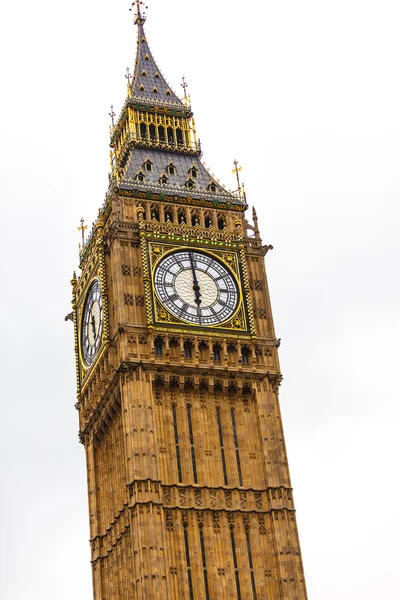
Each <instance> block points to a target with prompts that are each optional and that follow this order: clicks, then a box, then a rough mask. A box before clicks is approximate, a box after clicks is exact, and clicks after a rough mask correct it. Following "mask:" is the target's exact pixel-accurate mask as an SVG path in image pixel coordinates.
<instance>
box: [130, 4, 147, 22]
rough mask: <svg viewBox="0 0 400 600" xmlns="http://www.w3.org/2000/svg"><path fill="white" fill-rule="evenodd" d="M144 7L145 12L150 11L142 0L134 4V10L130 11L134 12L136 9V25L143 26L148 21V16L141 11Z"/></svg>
mask: <svg viewBox="0 0 400 600" xmlns="http://www.w3.org/2000/svg"><path fill="white" fill-rule="evenodd" d="M142 6H143V7H144V9H145V10H147V9H148V6H146V5H145V3H144V2H142V0H135V2H132V8H130V9H129V10H130V11H132V10H133V9H134V8H135V7H136V16H135V25H143V23H144V22H145V21H146V15H145V13H144V12H142V9H141V7H142Z"/></svg>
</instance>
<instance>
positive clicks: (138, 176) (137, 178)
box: [136, 171, 144, 181]
mask: <svg viewBox="0 0 400 600" xmlns="http://www.w3.org/2000/svg"><path fill="white" fill-rule="evenodd" d="M136 180H137V181H144V174H143V173H142V171H139V173H138V174H137V175H136Z"/></svg>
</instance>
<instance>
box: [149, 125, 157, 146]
mask: <svg viewBox="0 0 400 600" xmlns="http://www.w3.org/2000/svg"><path fill="white" fill-rule="evenodd" d="M149 133H150V139H151V140H153V142H155V140H156V128H155V126H154V125H149Z"/></svg>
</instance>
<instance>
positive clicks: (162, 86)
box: [131, 0, 185, 107]
mask: <svg viewBox="0 0 400 600" xmlns="http://www.w3.org/2000/svg"><path fill="white" fill-rule="evenodd" d="M132 6H135V7H136V16H135V25H137V28H138V39H137V46H138V48H137V55H136V61H135V68H134V73H133V79H132V84H131V90H132V97H133V98H134V99H136V100H138V101H141V102H143V100H146V101H147V102H153V103H156V104H163V103H165V104H167V105H169V104H171V103H173V104H177V105H179V106H180V107H184V106H185V105H184V104H183V103H182V101H181V100H180V99H179V98H178V97H177V96H176V94H174V92H173V91H172V90H171V88H170V86H169V85H168V83H167V81H166V80H165V78H164V76H163V75H162V73H161V71H160V69H159V68H158V66H157V63H156V61H155V60H154V58H153V56H152V53H151V50H150V47H149V44H148V42H147V39H146V34H145V32H144V27H143V26H144V23H145V21H146V17H145V15H144V14H143V12H142V9H141V7H142V6H144V3H143V2H141V0H136V2H134V3H133V4H132ZM145 8H147V6H146V7H145ZM131 10H132V9H131Z"/></svg>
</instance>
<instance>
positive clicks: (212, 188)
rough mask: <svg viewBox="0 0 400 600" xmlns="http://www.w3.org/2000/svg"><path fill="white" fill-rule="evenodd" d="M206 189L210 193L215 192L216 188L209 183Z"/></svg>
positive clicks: (213, 184)
mask: <svg viewBox="0 0 400 600" xmlns="http://www.w3.org/2000/svg"><path fill="white" fill-rule="evenodd" d="M208 189H209V191H210V192H216V191H217V186H216V185H215V183H210V185H209V186H208Z"/></svg>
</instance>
